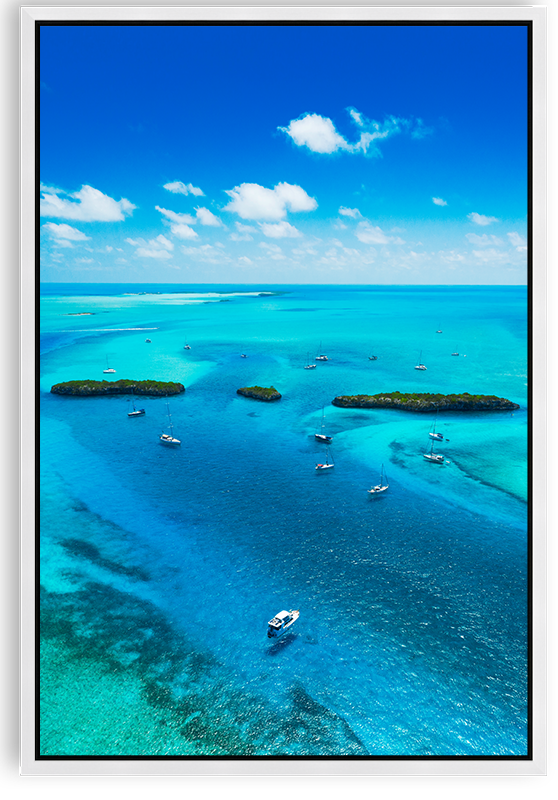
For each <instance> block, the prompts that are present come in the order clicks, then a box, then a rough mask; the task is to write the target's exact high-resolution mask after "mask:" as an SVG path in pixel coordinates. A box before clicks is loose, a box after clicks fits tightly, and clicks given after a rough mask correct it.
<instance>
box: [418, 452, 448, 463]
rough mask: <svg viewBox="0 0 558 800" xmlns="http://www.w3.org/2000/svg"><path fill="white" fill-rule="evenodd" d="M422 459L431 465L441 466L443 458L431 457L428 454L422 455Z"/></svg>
mask: <svg viewBox="0 0 558 800" xmlns="http://www.w3.org/2000/svg"><path fill="white" fill-rule="evenodd" d="M422 457H423V458H425V459H426V460H427V461H429V462H430V463H431V464H443V463H444V456H432V455H430V453H423V456H422Z"/></svg>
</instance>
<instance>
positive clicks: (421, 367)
mask: <svg viewBox="0 0 558 800" xmlns="http://www.w3.org/2000/svg"><path fill="white" fill-rule="evenodd" d="M415 369H422V370H424V369H426V367H425V366H424V364H423V363H422V350H421V351H420V356H419V360H418V364H417V365H416V367H415Z"/></svg>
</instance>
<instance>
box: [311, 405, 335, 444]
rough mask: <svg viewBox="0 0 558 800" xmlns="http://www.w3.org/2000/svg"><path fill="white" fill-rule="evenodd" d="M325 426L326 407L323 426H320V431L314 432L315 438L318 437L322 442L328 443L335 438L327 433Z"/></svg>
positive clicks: (323, 411) (323, 413)
mask: <svg viewBox="0 0 558 800" xmlns="http://www.w3.org/2000/svg"><path fill="white" fill-rule="evenodd" d="M324 428H325V408H322V427H321V428H320V432H319V433H315V434H314V438H315V439H318V441H320V442H325V443H326V444H329V443H330V442H331V441H332V440H333V436H328V435H327V434H325V433H324Z"/></svg>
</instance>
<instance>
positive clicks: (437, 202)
mask: <svg viewBox="0 0 558 800" xmlns="http://www.w3.org/2000/svg"><path fill="white" fill-rule="evenodd" d="M432 202H433V203H434V205H436V206H447V203H446V201H445V200H442V198H441V197H433V198H432Z"/></svg>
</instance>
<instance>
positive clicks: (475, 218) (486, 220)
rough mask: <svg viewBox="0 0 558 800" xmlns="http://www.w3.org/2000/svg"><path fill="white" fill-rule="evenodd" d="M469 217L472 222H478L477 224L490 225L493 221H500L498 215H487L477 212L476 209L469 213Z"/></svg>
mask: <svg viewBox="0 0 558 800" xmlns="http://www.w3.org/2000/svg"><path fill="white" fill-rule="evenodd" d="M467 218H468V219H470V220H471V222H476V224H477V225H490V223H491V222H498V219H497V218H496V217H485V216H484V214H477V212H476V211H473V212H471V214H467Z"/></svg>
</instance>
